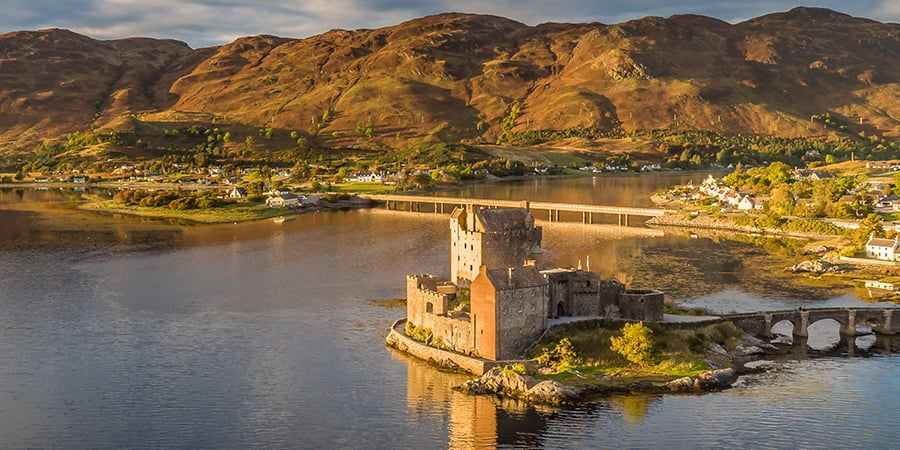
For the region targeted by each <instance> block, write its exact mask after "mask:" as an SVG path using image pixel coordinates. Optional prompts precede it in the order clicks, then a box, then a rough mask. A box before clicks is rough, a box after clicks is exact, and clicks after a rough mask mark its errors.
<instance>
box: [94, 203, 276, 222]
mask: <svg viewBox="0 0 900 450" xmlns="http://www.w3.org/2000/svg"><path fill="white" fill-rule="evenodd" d="M83 209H86V210H89V211H102V212H109V213H118V214H129V215H134V216H142V217H157V218H164V219H185V220H191V221H194V222H202V223H228V222H245V221H248V220H259V219H268V218H272V217H278V216H282V215H284V214H285V213H286V212H287V211H286V210H284V209H280V208H269V207H266V206H263V205H248V204H245V203H234V204H229V205H226V206H223V207H218V208H208V209H185V210H174V209H170V208H167V207H145V206H127V205H125V204H124V203H118V202H112V201H104V202H97V203H90V204H87V205H85V206H84V207H83Z"/></svg>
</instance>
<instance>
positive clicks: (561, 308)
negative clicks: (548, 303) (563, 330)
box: [556, 302, 566, 317]
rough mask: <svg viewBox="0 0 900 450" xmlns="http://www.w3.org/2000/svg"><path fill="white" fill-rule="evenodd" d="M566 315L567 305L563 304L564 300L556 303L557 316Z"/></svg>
mask: <svg viewBox="0 0 900 450" xmlns="http://www.w3.org/2000/svg"><path fill="white" fill-rule="evenodd" d="M564 315H566V307H565V305H563V302H559V303H558V304H557V305H556V317H562V316H564Z"/></svg>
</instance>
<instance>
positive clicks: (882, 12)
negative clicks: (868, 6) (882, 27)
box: [871, 0, 900, 22]
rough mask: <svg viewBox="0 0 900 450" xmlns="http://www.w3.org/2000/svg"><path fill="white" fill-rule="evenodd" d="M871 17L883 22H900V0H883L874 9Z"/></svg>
mask: <svg viewBox="0 0 900 450" xmlns="http://www.w3.org/2000/svg"><path fill="white" fill-rule="evenodd" d="M871 17H877V18H878V20H881V21H883V22H900V0H883V1H882V2H880V4H878V5H875V7H873V8H872V13H871Z"/></svg>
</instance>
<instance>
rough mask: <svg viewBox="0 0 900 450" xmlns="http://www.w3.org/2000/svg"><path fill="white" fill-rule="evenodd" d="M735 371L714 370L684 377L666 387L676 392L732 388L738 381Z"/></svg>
mask: <svg viewBox="0 0 900 450" xmlns="http://www.w3.org/2000/svg"><path fill="white" fill-rule="evenodd" d="M737 378H738V375H737V372H735V371H734V369H721V370H712V371H709V372H704V373H701V374H700V375H697V376H696V377H682V378H679V379H677V380H672V381H670V382H668V383H666V387H667V388H669V390H671V391H676V392H701V391H714V390H720V389H725V388H728V387H730V386H731V385H732V384H734V382H735V381H737Z"/></svg>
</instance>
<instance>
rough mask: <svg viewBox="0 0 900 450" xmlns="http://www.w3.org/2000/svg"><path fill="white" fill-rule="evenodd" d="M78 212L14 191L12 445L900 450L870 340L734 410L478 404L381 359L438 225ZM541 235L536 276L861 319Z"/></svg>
mask: <svg viewBox="0 0 900 450" xmlns="http://www.w3.org/2000/svg"><path fill="white" fill-rule="evenodd" d="M701 176H702V175H701V174H693V175H692V174H678V173H676V174H662V175H654V176H642V177H634V176H632V177H626V176H621V177H618V176H605V177H596V178H572V179H570V178H566V179H531V180H524V181H518V182H513V183H496V184H490V185H477V186H475V187H473V188H469V189H468V190H465V191H462V192H460V191H457V192H450V193H443V194H442V195H468V196H474V197H491V198H508V199H514V200H521V199H524V198H528V199H530V200H551V199H552V200H554V201H562V202H579V203H597V204H616V205H627V206H649V203H648V201H647V197H648V195H649V193H650V192H652V191H655V190H657V189H660V188H663V187H666V186H670V185H673V184H676V183H683V182H686V181H687V180H689V179H690V178H691V177H694V178H698V177H701ZM698 179H699V178H698ZM97 194H99V193H98V192H92V195H97ZM79 196H80V194H79V193H74V192H69V191H55V190H47V191H37V190H30V189H0V274H2V275H0V448H67V449H71V448H483V447H501V448H747V447H753V448H895V446H896V443H897V442H900V406H898V405H900V359H898V358H897V356H896V354H895V353H892V351H891V346H890V345H888V346H887V348H885V346H884V345H883V343H879V342H877V340H876V342H875V343H873V342H871V341H866V340H865V339H863V340H860V342H859V346H860V348H853V349H847V348H846V345H847V343H846V342H837V343H835V342H832V341H834V340H835V339H838V340H839V338H832V337H831V336H832V335H833V334H834V333H836V331H835V330H833V329H831V328H830V325H829V324H822V326H821V328H822V332H821V334H819V333H818V332H815V333H813V335H811V336H810V339H809V343H808V345H809V346H810V347H809V348H804V351H800V352H795V353H796V354H792V355H786V356H785V357H783V358H780V359H778V360H776V361H775V362H774V364H775V367H776V369H775V370H773V371H770V372H766V373H763V374H759V375H752V376H745V377H742V379H741V380H740V381H739V383H738V385H737V386H735V387H734V388H733V389H730V390H727V391H724V392H718V393H710V394H703V395H630V396H617V397H612V398H609V399H603V400H599V401H597V402H594V403H590V404H586V405H581V406H576V407H566V408H551V407H543V406H530V405H526V404H522V403H519V402H514V401H508V400H501V399H496V398H492V397H471V396H466V395H463V394H460V393H459V392H456V391H454V390H452V387H453V386H454V385H457V384H459V383H461V382H462V381H464V380H465V379H466V377H465V376H462V375H458V374H450V373H445V372H441V371H437V370H435V369H433V368H432V367H430V366H428V365H427V364H424V363H422V362H420V361H417V360H415V359H411V358H409V357H407V356H405V355H403V354H400V353H398V352H396V351H393V350H391V349H388V348H386V347H385V345H384V336H385V334H386V331H387V329H388V327H389V326H390V324H391V323H392V322H393V321H394V320H396V319H398V318H400V317H402V316H403V315H404V309H403V308H402V307H398V306H396V305H394V304H393V303H392V302H389V301H385V300H387V299H393V298H397V297H402V296H403V295H404V286H405V276H406V275H407V274H412V273H435V274H446V273H447V272H448V270H449V260H448V258H449V247H448V241H447V239H448V236H449V231H448V225H447V216H446V215H440V214H431V213H408V212H397V211H387V210H382V209H370V210H355V211H335V212H322V213H315V214H307V215H300V216H296V217H291V220H288V221H286V222H285V223H282V224H276V223H273V222H271V221H259V222H251V223H239V224H220V225H202V226H201V225H184V224H172V223H169V222H165V221H156V220H148V219H141V218H128V217H115V216H99V215H95V214H92V213H86V212H80V211H77V210H73V209H72V206H71V205H72V201H73V200H75V199H77V198H78V197H79ZM538 219H542V218H541V217H540V216H538ZM538 225H542V226H544V248H545V262H546V263H548V264H553V265H560V266H574V265H577V264H578V263H579V262H581V263H583V264H587V263H588V261H590V262H589V264H591V265H592V270H595V271H597V272H598V273H600V274H601V276H603V277H612V276H620V277H622V276H624V277H628V278H629V279H633V280H634V281H633V283H634V284H635V285H638V286H646V287H656V288H660V289H662V290H664V291H666V292H668V293H670V296H672V297H673V298H674V299H675V300H676V301H679V302H682V303H684V304H687V305H690V306H707V307H710V308H711V309H714V310H723V311H726V310H736V311H741V310H755V309H776V308H781V307H793V306H795V305H805V306H807V307H815V306H816V305H828V306H834V305H861V304H863V302H862V300H860V299H859V298H858V297H859V294H858V293H857V292H856V291H854V290H852V289H851V290H835V291H832V290H829V289H822V288H820V287H816V286H810V287H808V288H805V287H797V286H795V285H794V284H793V283H792V282H791V279H790V278H788V277H784V276H782V275H780V274H777V273H774V272H773V271H772V270H770V269H769V268H768V267H767V266H766V261H768V259H767V258H768V257H767V256H766V255H765V252H762V251H759V250H758V247H756V245H755V244H754V243H748V242H734V241H730V240H728V239H725V238H720V237H716V236H708V237H707V236H699V237H698V236H691V235H690V233H685V232H683V231H669V230H667V231H665V233H664V234H663V233H659V232H653V233H649V232H647V230H621V229H619V228H618V227H615V226H603V225H593V226H585V225H581V224H580V223H547V222H539V223H538ZM836 326H837V325H836V324H834V328H836ZM803 347H806V345H804V346H803ZM813 347H815V348H813ZM831 347H833V349H831V351H824V352H820V351H818V350H821V349H825V350H828V349H829V348H831ZM807 350H808V351H807ZM822 353H825V354H827V355H828V356H823V355H822ZM848 354H851V355H852V356H848Z"/></svg>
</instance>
